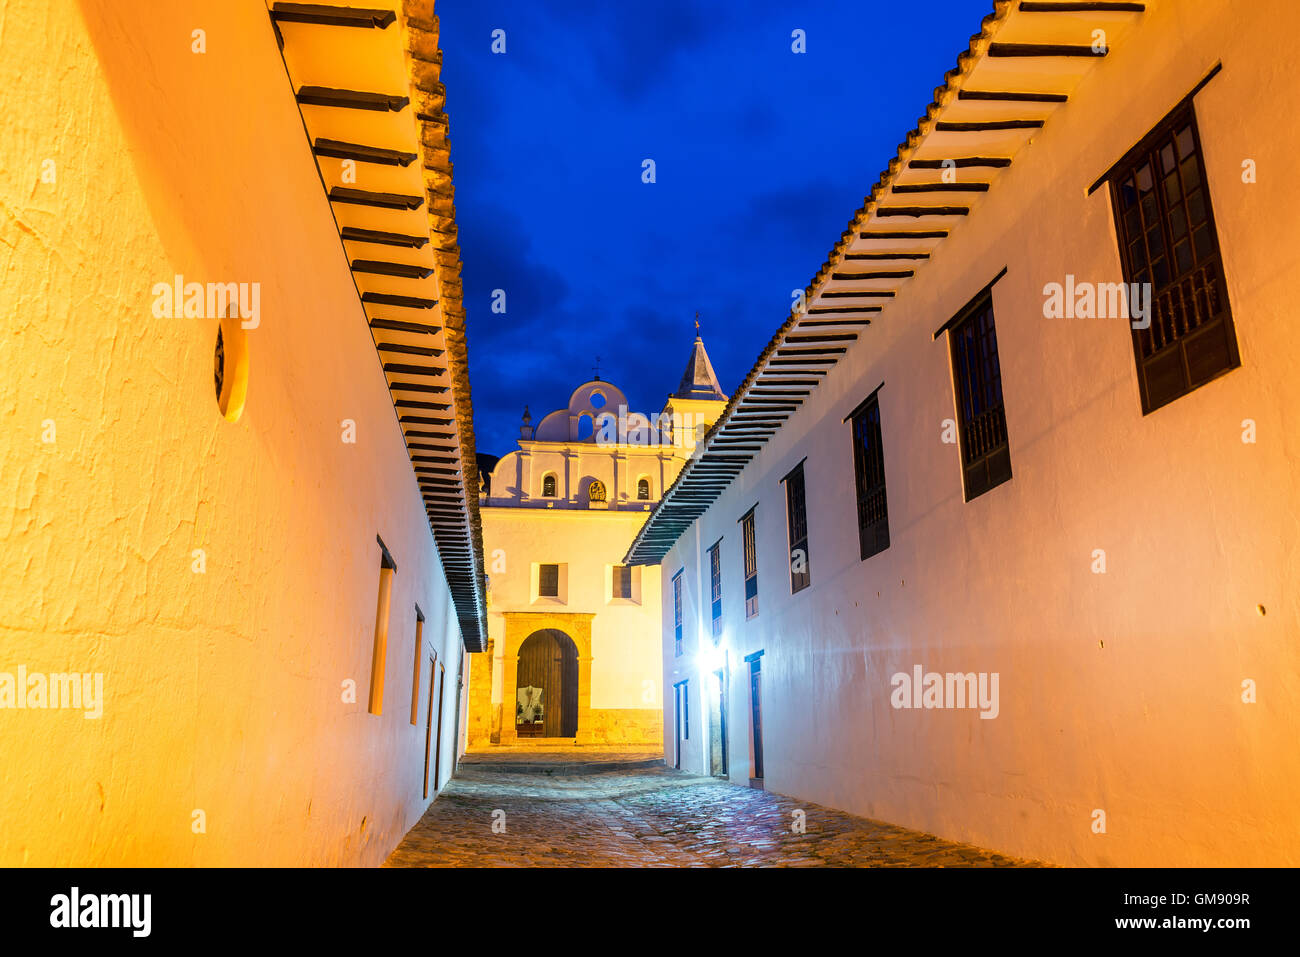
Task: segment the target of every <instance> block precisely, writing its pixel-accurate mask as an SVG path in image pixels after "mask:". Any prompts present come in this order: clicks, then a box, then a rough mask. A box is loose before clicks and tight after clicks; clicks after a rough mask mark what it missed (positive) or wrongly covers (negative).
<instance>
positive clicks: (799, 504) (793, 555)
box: [782, 462, 812, 595]
mask: <svg viewBox="0 0 1300 957" xmlns="http://www.w3.org/2000/svg"><path fill="white" fill-rule="evenodd" d="M782 481H784V482H785V521H786V529H787V531H788V532H789V542H790V594H792V595H793V594H794V593H795V592H799V591H803V590H804V589H805V588H807V587H808V586H809V585H811V584H812V568H811V566H810V563H809V559H808V510H807V507H806V504H805V501H804V477H803V463H802V462H800V463H799V464H798V465H796V466H795V468H794V471H792V472H791V473H790V474H789V475H787V476H786V477H785V478H784V479H783V480H782Z"/></svg>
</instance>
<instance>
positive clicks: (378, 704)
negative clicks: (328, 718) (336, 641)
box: [368, 535, 397, 714]
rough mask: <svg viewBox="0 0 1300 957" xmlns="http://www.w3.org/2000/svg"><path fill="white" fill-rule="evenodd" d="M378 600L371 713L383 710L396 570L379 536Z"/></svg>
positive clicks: (371, 667) (372, 666)
mask: <svg viewBox="0 0 1300 957" xmlns="http://www.w3.org/2000/svg"><path fill="white" fill-rule="evenodd" d="M375 539H376V541H378V542H379V600H378V602H377V604H376V607H375V643H374V648H373V649H372V651H371V657H370V704H369V709H368V710H369V711H370V713H371V714H383V712H384V665H385V663H386V662H387V659H388V611H389V606H390V605H391V604H392V600H393V575H394V574H395V573H396V572H397V563H396V562H394V561H393V556H392V555H390V554H389V553H388V548H387V546H385V545H384V542H383V540H382V539H380V538H379V536H377V535H376V536H375Z"/></svg>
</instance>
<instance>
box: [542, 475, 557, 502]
mask: <svg viewBox="0 0 1300 957" xmlns="http://www.w3.org/2000/svg"><path fill="white" fill-rule="evenodd" d="M542 498H555V476H554V475H546V476H543V477H542Z"/></svg>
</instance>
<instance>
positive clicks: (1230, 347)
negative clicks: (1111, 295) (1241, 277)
mask: <svg viewBox="0 0 1300 957" xmlns="http://www.w3.org/2000/svg"><path fill="white" fill-rule="evenodd" d="M1110 184H1111V201H1112V204H1113V206H1114V215H1115V231H1116V233H1117V235H1118V236H1119V254H1120V261H1121V262H1122V264H1123V267H1124V278H1125V280H1126V281H1127V282H1128V283H1129V284H1130V289H1131V284H1134V283H1136V284H1139V289H1141V285H1142V284H1149V285H1150V297H1149V299H1148V298H1147V297H1145V296H1143V299H1142V301H1143V302H1146V303H1149V305H1150V313H1149V315H1148V316H1147V317H1146V318H1147V319H1149V320H1150V325H1149V327H1148V328H1145V329H1133V330H1132V336H1133V353H1134V358H1135V359H1136V361H1137V374H1138V389H1139V391H1140V393H1141V399H1142V413H1143V414H1144V415H1145V414H1147V413H1150V412H1154V411H1155V410H1156V409H1158V408H1160V407H1161V406H1162V405H1166V404H1168V403H1170V402H1172V401H1173V400H1174V399H1177V398H1179V397H1181V396H1184V395H1186V394H1187V393H1189V392H1191V391H1193V390H1194V389H1197V388H1199V387H1200V386H1202V385H1204V384H1205V383H1207V382H1209V381H1210V380H1211V379H1214V378H1217V377H1218V376H1220V375H1222V374H1223V373H1225V372H1228V371H1229V370H1231V369H1235V368H1237V366H1239V365H1241V359H1240V356H1239V355H1238V352H1237V335H1236V331H1235V330H1234V328H1233V323H1232V313H1231V310H1230V309H1229V307H1228V293H1227V287H1226V284H1225V281H1224V275H1223V259H1222V257H1221V255H1220V253H1219V239H1218V235H1217V232H1216V230H1215V225H1214V213H1213V211H1212V210H1211V208H1210V190H1209V186H1208V184H1207V183H1206V180H1205V164H1204V161H1203V159H1202V154H1201V139H1200V133H1199V132H1198V130H1197V127H1196V114H1195V111H1194V110H1193V108H1192V106H1191V104H1190V103H1188V104H1185V105H1183V106H1180V107H1179V108H1178V109H1176V110H1175V111H1174V112H1173V113H1171V114H1170V115H1169V116H1168V117H1166V118H1165V119H1164V120H1163V121H1161V123H1160V124H1159V125H1158V126H1157V127H1156V128H1155V129H1154V130H1152V131H1151V132H1150V133H1148V134H1147V136H1146V137H1145V138H1144V139H1143V140H1142V142H1141V143H1139V144H1138V145H1137V146H1136V147H1135V148H1134V149H1133V151H1132V152H1131V153H1130V154H1129V155H1128V156H1126V157H1125V158H1124V159H1123V160H1122V161H1121V162H1120V164H1119V166H1117V167H1116V169H1115V171H1114V173H1113V175H1112V177H1111V180H1110ZM1130 311H1132V310H1130Z"/></svg>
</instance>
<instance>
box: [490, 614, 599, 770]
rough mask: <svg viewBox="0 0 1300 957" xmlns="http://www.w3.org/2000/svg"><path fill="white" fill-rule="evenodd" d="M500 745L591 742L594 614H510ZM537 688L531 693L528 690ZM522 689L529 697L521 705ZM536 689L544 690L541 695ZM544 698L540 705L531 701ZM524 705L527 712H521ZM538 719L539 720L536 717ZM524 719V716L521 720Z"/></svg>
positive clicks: (504, 657)
mask: <svg viewBox="0 0 1300 957" xmlns="http://www.w3.org/2000/svg"><path fill="white" fill-rule="evenodd" d="M502 617H503V618H504V619H505V625H506V628H505V636H504V640H503V647H502V661H501V664H502V669H501V725H500V726H501V744H503V745H512V744H527V743H530V742H533V741H535V742H536V743H537V744H539V745H542V744H549V743H553V742H554V741H555V739H557V738H560V739H564V740H565V741H567V742H568V743H572V744H589V743H591V740H592V727H591V620H592V618H593V617H595V616H594V615H592V614H584V613H563V612H506V613H505V614H504V615H503V616H502ZM530 688H531V689H535V690H534V691H532V692H530V691H528V690H527V689H530ZM520 689H524V696H525V698H527V699H528V701H527V702H525V705H523V706H521V704H520V700H521V699H520ZM536 689H540V694H538V693H537V690H536ZM537 699H540V702H539V703H540V707H534V706H533V704H532V702H534V701H537ZM521 709H522V710H523V711H526V712H528V713H521ZM537 718H540V720H532V719H537ZM520 719H524V720H523V721H522V723H520Z"/></svg>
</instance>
